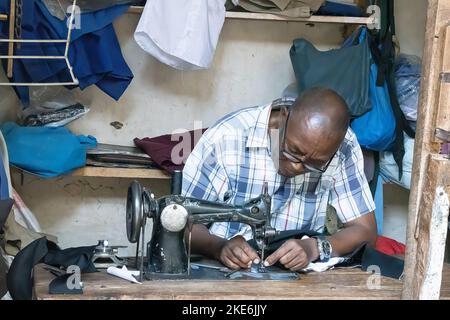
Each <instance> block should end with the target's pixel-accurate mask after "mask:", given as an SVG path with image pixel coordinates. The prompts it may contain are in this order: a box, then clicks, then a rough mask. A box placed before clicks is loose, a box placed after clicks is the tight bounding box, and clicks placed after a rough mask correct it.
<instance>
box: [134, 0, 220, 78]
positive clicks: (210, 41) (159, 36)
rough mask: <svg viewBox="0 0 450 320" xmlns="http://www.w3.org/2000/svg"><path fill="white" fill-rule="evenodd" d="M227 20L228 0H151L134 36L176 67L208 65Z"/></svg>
mask: <svg viewBox="0 0 450 320" xmlns="http://www.w3.org/2000/svg"><path fill="white" fill-rule="evenodd" d="M224 21H225V0H169V1H168V0H148V1H147V4H146V5H145V8H144V12H143V13H142V16H141V19H140V21H139V24H138V26H137V28H136V31H135V33H134V39H135V40H136V42H137V43H138V45H139V46H140V47H141V48H142V49H143V50H145V51H146V52H148V53H149V54H151V55H152V56H154V57H155V58H156V59H158V60H159V61H161V62H162V63H165V64H168V65H169V66H172V67H174V68H176V69H180V70H198V69H206V68H208V67H209V66H210V64H211V62H212V60H213V56H214V52H215V50H216V46H217V41H218V40H219V35H220V31H221V30H222V26H223V23H224Z"/></svg>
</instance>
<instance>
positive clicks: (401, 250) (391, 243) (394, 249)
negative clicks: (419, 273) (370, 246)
mask: <svg viewBox="0 0 450 320" xmlns="http://www.w3.org/2000/svg"><path fill="white" fill-rule="evenodd" d="M376 249H377V250H378V251H380V252H383V253H384V254H388V255H402V254H405V250H406V247H405V245H404V244H403V243H400V242H397V241H395V240H394V239H390V238H386V237H383V236H378V239H377V244H376Z"/></svg>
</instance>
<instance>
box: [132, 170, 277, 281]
mask: <svg viewBox="0 0 450 320" xmlns="http://www.w3.org/2000/svg"><path fill="white" fill-rule="evenodd" d="M180 179H181V177H179V178H178V181H177V182H176V185H178V186H181V183H180V181H179V180H180ZM175 189H177V188H175ZM172 190H173V192H172V193H174V194H171V195H168V196H164V197H161V198H159V199H155V198H154V195H153V194H152V193H151V192H150V191H149V190H146V189H145V188H143V187H142V186H141V185H140V184H139V183H138V182H136V181H134V182H132V183H131V185H130V187H129V189H128V199H127V219H126V222H127V236H128V240H129V241H130V242H132V243H136V242H139V241H141V259H140V263H141V264H140V267H139V269H140V270H141V275H142V274H145V275H146V277H147V278H151V275H152V274H158V275H167V276H171V275H173V276H180V275H188V274H189V273H190V266H189V261H190V243H189V241H188V243H187V244H186V242H185V236H186V234H187V232H190V230H191V227H192V225H193V224H195V223H213V222H241V223H245V224H247V225H249V226H250V227H251V228H252V232H253V237H254V239H255V240H256V243H257V246H258V249H259V254H260V256H262V257H263V256H264V249H265V246H266V243H267V241H268V239H269V238H271V237H273V236H275V235H276V230H275V229H274V228H272V227H271V226H270V217H271V216H270V208H271V197H270V196H269V195H268V193H267V188H265V190H263V192H262V194H261V195H260V196H259V197H257V198H255V199H252V200H250V201H248V202H247V203H245V204H243V205H240V206H234V205H229V204H226V203H220V202H211V201H206V200H201V199H195V198H189V197H182V196H180V195H179V193H180V191H181V190H180V188H179V187H178V190H174V188H172ZM148 218H149V219H152V220H153V232H152V237H151V240H150V241H149V242H148V244H147V250H146V251H147V264H146V266H145V270H144V262H143V260H144V259H143V256H144V243H145V236H144V230H145V225H146V220H147V219H148ZM141 234H142V237H140V236H141ZM140 238H142V239H141V240H140ZM188 238H189V239H190V236H189V237H188ZM137 247H138V248H139V243H138V245H137ZM260 268H261V269H264V267H263V266H262V264H261V266H260ZM261 271H263V270H261Z"/></svg>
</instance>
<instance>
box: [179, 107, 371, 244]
mask: <svg viewBox="0 0 450 320" xmlns="http://www.w3.org/2000/svg"><path fill="white" fill-rule="evenodd" d="M271 106H272V105H271V104H270V105H266V106H261V107H252V108H247V109H243V110H239V111H237V112H234V113H231V114H229V115H227V116H225V117H224V118H222V119H221V120H219V121H218V122H217V123H216V124H215V125H214V126H212V127H211V128H209V129H208V130H207V131H206V132H205V133H204V134H203V136H202V137H201V138H200V140H199V141H198V143H197V145H196V146H195V148H194V150H193V151H192V153H191V154H190V156H189V158H188V159H187V161H186V165H185V167H184V170H183V190H182V194H183V195H185V196H188V197H195V198H199V199H205V200H211V201H226V202H227V203H231V204H234V205H241V204H243V203H245V202H246V201H248V200H250V199H252V198H255V197H258V196H259V195H260V194H261V192H262V188H263V183H264V182H267V183H268V186H269V194H270V195H271V196H272V226H273V227H275V228H276V229H277V230H300V229H303V230H314V231H317V232H323V231H324V225H325V219H326V212H327V206H328V205H331V206H333V207H334V208H335V209H336V212H337V215H338V217H339V219H340V220H341V221H342V222H343V223H346V222H349V221H351V220H353V219H356V218H358V217H361V216H362V215H365V214H367V213H370V212H372V211H374V210H375V204H374V202H373V198H372V195H371V193H370V189H369V186H368V183H367V180H366V177H365V175H364V168H363V165H364V163H363V156H362V152H361V148H360V146H359V144H358V142H357V139H356V136H355V134H354V133H353V131H352V130H351V129H349V130H348V132H347V134H346V136H345V139H344V141H343V142H342V145H341V147H340V148H339V150H338V152H337V153H336V155H335V157H334V158H333V160H332V161H331V163H330V165H329V167H328V169H327V170H326V171H325V172H324V173H323V174H318V173H306V174H303V175H299V176H296V177H293V178H286V177H283V176H281V175H279V174H278V170H277V168H276V166H275V164H274V160H273V158H272V156H271V154H272V152H271V135H270V134H269V130H268V126H269V117H270V112H271ZM272 140H273V139H272ZM210 233H212V234H215V235H218V236H220V237H222V238H227V239H230V238H232V237H233V236H235V235H238V234H239V235H242V236H244V237H245V238H246V239H247V240H248V239H250V238H251V237H252V233H251V229H250V227H249V226H247V225H245V224H241V223H239V222H230V223H227V222H221V223H213V224H212V226H211V227H210Z"/></svg>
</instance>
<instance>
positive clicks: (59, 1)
mask: <svg viewBox="0 0 450 320" xmlns="http://www.w3.org/2000/svg"><path fill="white" fill-rule="evenodd" d="M42 2H44V4H45V6H46V7H47V9H48V11H49V12H50V13H51V14H52V15H53V16H54V17H57V18H58V19H60V20H64V19H65V18H66V16H67V15H69V14H70V10H68V9H67V8H70V9H71V6H72V4H73V0H42ZM119 4H133V1H132V0H95V1H92V0H78V1H77V7H79V8H80V12H81V13H86V12H95V11H99V10H103V9H107V8H110V7H112V6H115V5H119Z"/></svg>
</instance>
